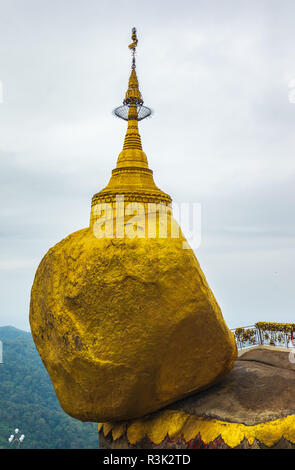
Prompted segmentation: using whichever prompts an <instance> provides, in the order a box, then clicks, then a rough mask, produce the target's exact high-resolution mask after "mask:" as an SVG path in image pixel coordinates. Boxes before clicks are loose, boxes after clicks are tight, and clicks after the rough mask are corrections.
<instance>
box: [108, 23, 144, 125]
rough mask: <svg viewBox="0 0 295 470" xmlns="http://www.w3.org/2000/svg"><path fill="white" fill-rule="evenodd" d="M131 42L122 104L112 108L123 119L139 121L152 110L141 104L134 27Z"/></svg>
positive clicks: (136, 40) (136, 42) (136, 41)
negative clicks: (128, 69)
mask: <svg viewBox="0 0 295 470" xmlns="http://www.w3.org/2000/svg"><path fill="white" fill-rule="evenodd" d="M131 39H132V43H131V44H129V46H128V47H129V49H130V50H131V52H132V65H131V74H130V77H129V82H128V89H127V91H126V93H125V99H124V101H123V106H118V108H115V109H114V114H115V115H116V116H117V117H119V118H121V119H124V120H125V121H129V120H136V121H141V120H142V119H145V118H146V117H148V116H150V115H151V114H152V110H151V109H150V108H148V107H147V106H143V99H142V96H141V93H140V90H139V85H138V79H137V75H136V62H135V53H136V47H137V44H138V39H137V34H136V28H132V34H131Z"/></svg>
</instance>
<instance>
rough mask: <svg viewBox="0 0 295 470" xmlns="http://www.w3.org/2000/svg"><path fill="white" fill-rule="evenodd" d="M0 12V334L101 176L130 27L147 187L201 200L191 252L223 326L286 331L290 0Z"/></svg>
mask: <svg viewBox="0 0 295 470" xmlns="http://www.w3.org/2000/svg"><path fill="white" fill-rule="evenodd" d="M0 6H1V10H0V80H1V82H2V84H3V103H2V104H0V185H1V186H0V191H1V195H0V196H1V207H0V221H1V222H0V224H1V225H0V236H1V245H0V288H1V310H0V326H3V325H13V326H16V327H18V328H23V329H29V322H28V314H29V298H30V289H31V285H32V282H33V278H34V273H35V270H36V268H37V266H38V264H39V262H40V260H41V259H42V257H43V256H44V254H45V253H46V252H47V250H48V249H49V248H50V247H51V246H53V245H54V244H55V243H57V242H58V241H59V240H61V239H62V238H64V237H65V236H67V235H68V234H70V233H71V232H73V231H75V230H78V229H80V228H84V227H86V226H87V225H88V223H89V214H90V201H91V197H92V195H93V194H94V193H95V192H97V191H98V190H100V189H102V188H103V187H104V186H105V185H106V183H107V182H108V180H109V177H110V174H111V169H112V168H114V166H115V162H116V159H117V156H118V154H119V152H120V150H121V148H122V143H123V139H124V134H125V129H126V123H125V122H124V121H121V120H119V119H115V118H114V117H113V116H112V114H111V111H112V109H113V108H114V107H116V106H119V105H120V104H121V102H122V99H123V97H124V93H125V90H126V86H127V82H128V77H129V71H130V53H129V52H128V48H127V45H128V44H129V42H130V31H131V28H132V26H136V27H137V31H138V37H139V44H138V53H137V72H138V77H139V81H140V87H141V91H142V94H143V98H144V101H145V104H146V105H147V106H150V107H152V108H153V110H154V116H153V118H152V119H147V120H145V121H143V122H142V123H141V124H140V133H141V136H142V142H143V148H144V151H145V152H146V154H147V156H148V159H149V165H150V168H152V169H153V170H154V176H155V181H156V183H157V184H158V186H159V187H160V188H161V189H162V190H164V191H165V192H167V193H169V194H170V195H171V196H172V198H173V199H174V200H175V201H177V202H187V201H189V202H199V203H201V205H202V243H201V246H200V247H199V248H198V249H197V250H196V255H197V257H198V259H199V262H200V264H201V267H202V269H203V271H204V272H205V275H206V277H207V280H208V282H209V284H210V286H211V288H212V290H213V292H214V294H215V296H216V298H217V300H218V302H219V304H220V306H221V309H222V311H223V315H224V318H225V320H226V321H227V323H228V324H229V326H230V327H236V326H245V325H250V324H253V323H254V322H256V321H260V320H264V321H282V322H283V321H295V307H294V306H295V301H294V300H295V299H294V297H295V294H294V278H295V243H294V241H295V222H294V213H295V211H294V209H295V203H294V200H295V198H294V195H295V185H294V174H295V158H294V144H295V133H294V120H295V104H294V103H292V99H291V95H292V89H291V88H290V87H289V86H291V85H292V80H294V79H295V28H294V18H295V2H294V0H255V1H252V0H233V1H232V0H216V1H215V0H203V1H201V0H192V1H188V0H182V1H179V0H178V1H174V0H169V1H161V0H149V1H145V2H143V1H133V2H130V1H124V0H113V1H105V0H23V1H21V0H6V1H5V0H2V1H1V3H0ZM293 101H294V100H293Z"/></svg>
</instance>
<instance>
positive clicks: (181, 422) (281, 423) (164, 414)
mask: <svg viewBox="0 0 295 470" xmlns="http://www.w3.org/2000/svg"><path fill="white" fill-rule="evenodd" d="M125 429H127V438H128V441H129V443H130V444H136V443H138V442H140V441H141V440H142V439H143V438H144V437H147V438H148V439H149V440H150V441H151V442H152V443H153V444H155V445H159V444H161V442H163V440H164V439H165V437H166V436H168V437H169V439H170V440H171V441H176V440H177V439H178V438H179V437H181V436H182V437H183V439H184V440H185V442H189V441H190V440H192V439H195V438H196V437H197V436H198V435H199V436H200V439H201V440H202V441H203V442H204V443H205V444H209V443H211V442H213V441H215V440H216V439H217V438H218V437H221V438H222V439H223V441H224V442H225V444H227V445H228V446H229V447H231V448H234V447H237V446H238V445H239V444H241V442H243V440H244V439H246V440H247V441H248V442H249V444H250V445H252V444H253V443H254V441H255V440H257V441H259V442H261V443H262V444H264V445H266V446H267V447H272V446H273V445H274V444H276V442H278V441H279V440H280V439H281V438H285V439H286V440H287V441H289V442H291V443H292V444H295V415H289V416H286V417H284V418H279V419H276V420H273V421H267V422H264V423H259V424H256V425H253V426H246V425H245V424H241V423H229V422H226V421H221V420H218V419H208V418H200V417H197V416H194V415H190V414H188V413H185V412H183V411H177V410H165V411H159V412H158V413H157V414H156V415H155V416H153V417H150V418H149V417H147V418H142V419H138V420H135V421H131V422H126V423H124V425H123V423H122V424H121V428H120V432H118V433H117V434H116V439H119V438H120V437H122V436H123V435H124V433H125V432H126V431H125ZM110 430H111V428H110V423H100V424H99V425H98V431H103V433H104V435H105V436H107V435H108V434H109V432H110Z"/></svg>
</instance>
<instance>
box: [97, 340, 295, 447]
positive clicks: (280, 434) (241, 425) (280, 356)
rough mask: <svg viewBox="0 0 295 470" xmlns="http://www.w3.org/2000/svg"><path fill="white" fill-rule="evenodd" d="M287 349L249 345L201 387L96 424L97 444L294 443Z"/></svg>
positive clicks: (293, 390) (294, 379) (294, 394)
mask: <svg viewBox="0 0 295 470" xmlns="http://www.w3.org/2000/svg"><path fill="white" fill-rule="evenodd" d="M289 354H290V351H287V350H286V351H284V350H277V349H275V348H273V349H270V348H263V347H259V348H254V349H251V350H249V351H247V352H246V353H244V354H243V355H241V356H240V357H238V359H237V360H236V362H235V365H234V368H233V369H232V371H231V372H230V373H229V374H228V376H227V377H226V378H225V379H224V380H223V381H222V382H220V383H219V384H217V385H215V386H213V387H211V388H209V389H207V390H205V391H202V392H199V393H197V394H195V395H192V396H190V397H188V398H185V399H183V400H181V401H178V402H176V403H173V404H172V405H170V406H168V407H166V408H164V409H161V410H159V411H157V412H155V413H152V414H150V415H148V416H145V417H144V418H141V419H136V420H133V421H128V422H120V423H104V424H102V423H100V424H99V425H98V427H99V443H100V448H106V449H116V448H117V449H126V448H135V449H152V448H165V449H168V448H179V449H185V448H193V449H198V448H293V447H294V448H295V364H294V363H293V362H291V361H290V358H289ZM291 354H292V352H291ZM291 359H292V358H291Z"/></svg>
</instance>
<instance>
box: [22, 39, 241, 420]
mask: <svg viewBox="0 0 295 470" xmlns="http://www.w3.org/2000/svg"><path fill="white" fill-rule="evenodd" d="M136 44H137V43H136ZM134 48H135V46H134ZM133 52H134V49H133ZM149 112H150V110H149V108H146V107H143V101H142V98H141V94H140V91H139V88H138V81H137V76H136V72H135V61H134V58H133V64H132V71H131V76H130V80H129V87H128V90H127V93H126V97H125V100H124V102H123V106H121V107H120V108H117V110H116V114H118V116H120V117H123V118H124V119H126V120H128V129H127V133H126V137H125V141H124V147H123V150H122V152H121V153H120V155H119V157H118V161H117V167H116V168H115V169H114V170H113V173H112V177H111V179H110V182H109V184H108V185H107V186H106V188H104V189H103V190H102V191H100V192H99V193H97V194H95V195H94V197H93V200H92V211H91V221H90V226H89V228H86V229H84V230H80V231H78V232H75V233H73V234H71V235H69V236H68V237H67V238H65V239H64V240H62V241H61V242H60V243H58V244H57V245H55V246H54V247H53V248H51V249H50V250H49V252H48V253H47V254H46V255H45V257H44V258H43V260H42V261H41V264H40V266H39V268H38V270H37V273H36V276H35V280H34V284H33V287H32V293H31V307H30V324H31V330H32V334H33V338H34V341H35V343H36V346H37V349H38V351H39V353H40V356H41V358H42V360H43V362H44V365H45V367H46V368H47V370H48V372H49V375H50V378H51V380H52V383H53V385H54V388H55V391H56V394H57V397H58V399H59V401H60V404H61V406H62V407H63V409H64V410H65V411H66V412H67V413H68V414H70V415H71V416H73V417H75V418H78V419H80V420H82V421H104V422H105V421H119V420H126V419H131V418H137V417H141V416H143V415H146V414H147V413H151V412H153V411H155V410H158V409H159V408H161V407H163V406H166V405H169V404H170V403H172V402H174V401H176V400H179V399H181V398H183V397H186V396H188V395H191V394H192V393H194V392H196V391H197V390H202V389H204V388H207V387H209V386H210V385H212V384H214V383H216V382H218V381H219V380H221V379H222V378H223V377H224V376H225V375H226V374H227V373H228V372H229V371H230V370H231V368H232V366H233V363H234V360H235V358H236V355H237V351H236V344H235V340H234V337H233V334H232V333H231V332H230V331H229V329H228V328H227V326H226V324H225V322H224V319H223V317H222V313H221V311H220V308H219V306H218V304H217V302H216V300H215V298H214V296H213V294H212V292H211V290H210V288H209V286H208V284H207V282H206V279H205V276H204V274H203V272H202V270H201V268H200V266H199V263H198V261H197V259H196V257H195V255H194V253H193V251H192V250H191V249H190V248H189V247H188V245H187V242H186V241H185V239H184V237H183V235H182V234H181V232H180V231H179V234H180V235H179V236H176V235H177V230H178V228H179V227H178V225H177V222H176V221H175V219H173V216H172V212H171V198H170V196H169V195H167V194H166V193H164V192H163V191H161V190H160V189H159V188H158V187H157V186H156V185H155V183H154V179H153V172H152V171H151V170H150V169H149V168H148V163H147V158H146V155H145V153H144V152H143V151H142V147H141V139H140V135H139V133H138V121H139V120H140V119H142V118H143V117H146V116H147V115H148V114H149ZM118 201H119V202H118ZM159 209H160V210H159ZM159 212H160V213H163V214H164V216H165V217H166V218H165V217H164V218H163V219H161V217H160V216H159V218H157V217H158V216H157V213H159ZM151 214H156V218H155V219H153V218H151V217H150V215H151ZM158 215H159V214H158ZM151 220H154V221H155V220H156V222H155V224H154V226H153V224H152V223H151ZM148 223H149V225H148ZM167 227H168V230H167V231H166V232H165V228H167ZM151 229H152V230H151ZM103 234H104V236H102V235H103Z"/></svg>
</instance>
